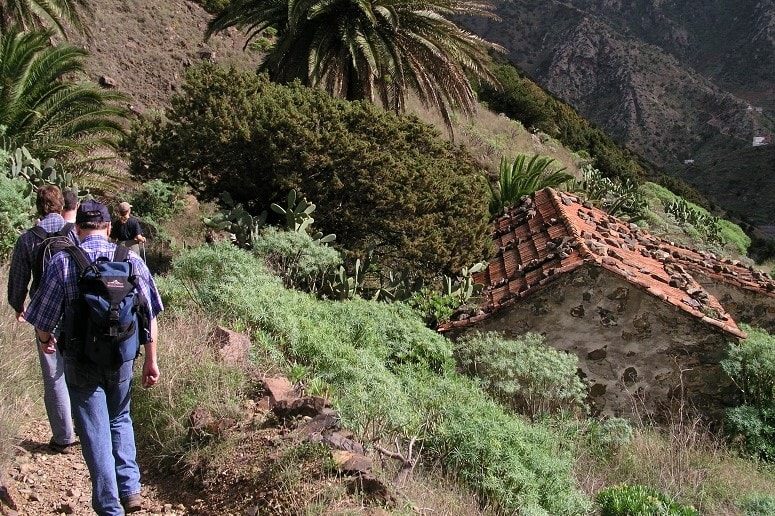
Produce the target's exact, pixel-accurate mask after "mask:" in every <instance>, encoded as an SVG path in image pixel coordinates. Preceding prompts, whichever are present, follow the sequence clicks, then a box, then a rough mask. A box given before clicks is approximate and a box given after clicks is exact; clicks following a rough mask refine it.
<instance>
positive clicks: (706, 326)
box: [439, 188, 745, 417]
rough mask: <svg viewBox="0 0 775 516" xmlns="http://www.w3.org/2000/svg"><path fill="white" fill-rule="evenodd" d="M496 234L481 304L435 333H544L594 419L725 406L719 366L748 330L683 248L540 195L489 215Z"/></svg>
mask: <svg viewBox="0 0 775 516" xmlns="http://www.w3.org/2000/svg"><path fill="white" fill-rule="evenodd" d="M493 239H494V241H495V245H496V249H497V251H496V253H495V256H494V257H493V258H492V259H491V260H490V262H489V266H488V267H487V268H486V269H485V270H484V271H483V272H482V273H480V274H479V275H478V276H477V277H476V280H477V281H478V282H480V283H483V284H484V285H485V291H484V293H483V296H484V304H483V305H482V306H481V307H480V309H478V310H476V311H474V312H471V313H463V314H459V315H458V316H457V317H453V321H451V322H450V323H447V324H445V325H443V326H442V327H440V328H439V330H440V331H442V332H446V333H448V334H450V335H452V336H456V335H460V334H462V333H465V332H470V331H499V332H502V333H504V334H506V335H507V336H519V335H522V334H524V333H526V332H529V331H530V332H538V333H541V334H543V335H545V337H546V342H547V344H549V345H551V346H553V347H555V348H557V349H561V350H565V351H568V352H572V353H575V354H576V355H577V356H578V357H579V365H580V370H581V371H580V374H581V375H582V376H584V377H586V379H587V381H588V382H589V384H590V397H591V403H592V406H593V408H594V409H595V410H596V411H597V412H598V413H605V414H612V415H628V414H632V413H633V411H637V413H638V414H640V415H644V414H649V415H654V416H656V417H659V416H660V415H664V414H665V413H666V411H667V410H668V409H669V408H670V407H671V405H673V404H674V403H676V402H677V400H681V399H682V400H685V401H688V402H690V403H691V404H692V405H693V406H694V407H696V408H698V409H700V410H702V411H704V412H706V413H707V414H709V415H711V416H716V415H718V414H719V411H720V409H721V408H723V406H724V405H725V404H726V403H728V402H730V401H731V400H732V398H733V396H734V394H733V393H734V389H733V388H732V386H731V385H730V383H729V380H728V379H727V377H726V375H725V374H723V372H722V371H721V368H720V366H719V361H720V360H721V359H722V358H723V356H724V353H725V349H726V348H727V346H728V344H729V343H730V342H738V341H739V339H741V338H744V337H745V334H744V333H743V332H742V331H741V330H740V329H739V328H738V326H737V324H736V323H735V321H734V319H733V318H732V316H730V314H729V313H727V312H726V310H725V309H724V307H723V306H722V305H721V303H720V302H719V301H718V300H717V299H716V298H715V297H714V296H713V295H712V294H710V293H708V292H707V291H706V290H705V289H704V288H703V286H702V285H701V284H700V283H698V281H697V280H696V279H695V277H694V276H693V274H692V273H691V272H690V269H691V268H690V266H689V264H690V262H692V260H693V259H694V258H695V257H694V256H693V255H691V254H690V253H688V250H686V249H683V248H678V247H675V246H670V244H669V243H667V242H663V241H661V240H659V239H657V238H656V237H653V236H652V235H649V234H648V233H647V232H645V231H643V230H641V229H639V228H638V227H637V226H635V225H632V224H628V223H626V222H623V221H621V220H619V219H617V218H615V217H613V216H610V215H608V214H606V213H605V212H603V211H601V210H599V209H596V208H594V207H592V206H591V205H589V204H584V203H582V201H581V200H580V199H578V198H577V197H575V196H572V195H569V194H565V193H560V192H556V191H554V190H552V189H549V188H547V189H544V190H542V191H540V192H537V193H535V194H534V195H533V196H532V197H530V198H528V199H527V200H526V201H525V202H524V203H523V204H521V205H520V206H518V207H516V208H514V209H512V210H511V211H510V212H509V213H508V214H506V215H505V216H503V217H501V218H500V219H498V220H496V221H495V223H494V227H493ZM679 251H680V252H679ZM676 253H679V254H681V257H682V258H681V259H677V258H675V257H674V254H676ZM690 258H691V259H690ZM710 268H711V269H713V268H714V266H713V264H711V265H710ZM682 393H683V394H682Z"/></svg>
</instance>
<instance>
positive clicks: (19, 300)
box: [8, 185, 78, 453]
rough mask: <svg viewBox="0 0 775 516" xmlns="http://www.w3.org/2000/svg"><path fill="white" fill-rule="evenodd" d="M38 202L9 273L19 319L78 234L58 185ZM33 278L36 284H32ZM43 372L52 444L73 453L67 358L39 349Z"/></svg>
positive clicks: (43, 190)
mask: <svg viewBox="0 0 775 516" xmlns="http://www.w3.org/2000/svg"><path fill="white" fill-rule="evenodd" d="M35 204H36V206H37V209H38V215H39V216H40V221H39V222H38V224H37V225H36V226H35V227H32V228H30V229H29V230H28V231H26V232H24V233H23V234H22V235H21V236H20V237H19V239H18V240H17V241H16V245H15V246H14V250H13V255H12V257H11V270H10V273H9V277H8V303H9V304H10V305H11V306H12V307H13V309H14V311H15V312H16V319H17V320H18V321H20V322H21V321H24V304H25V302H26V301H27V292H28V288H29V294H30V297H32V296H33V295H34V294H35V292H36V291H37V290H38V287H39V283H40V280H41V277H42V275H43V272H44V269H45V267H46V265H47V263H48V261H49V260H50V259H51V256H53V255H54V254H56V253H57V252H59V251H60V250H61V249H63V248H65V247H68V246H72V245H75V244H76V243H77V242H78V238H77V237H76V235H75V232H74V225H73V224H67V223H66V222H65V220H64V219H63V218H62V215H61V213H62V209H63V204H64V199H63V197H62V192H61V191H60V190H59V188H58V187H56V186H53V185H49V186H43V187H41V188H39V189H38V192H37V196H36V199H35ZM30 278H32V285H30ZM38 355H39V359H40V367H41V372H42V375H43V402H44V404H45V406H46V415H47V416H48V422H49V425H50V426H51V434H52V436H51V441H50V442H49V448H50V449H51V450H52V451H54V452H59V453H70V452H71V451H72V450H73V448H72V447H73V445H75V444H77V439H76V436H75V432H74V431H73V419H72V416H71V414H70V397H69V395H68V393H67V386H66V384H65V378H64V362H63V360H62V357H61V356H59V355H56V354H54V355H49V354H46V353H43V352H42V351H41V350H40V349H39V350H38Z"/></svg>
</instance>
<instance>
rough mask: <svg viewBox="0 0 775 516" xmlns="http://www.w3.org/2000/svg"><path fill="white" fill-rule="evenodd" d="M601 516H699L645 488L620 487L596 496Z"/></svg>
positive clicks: (688, 508) (634, 486) (601, 492)
mask: <svg viewBox="0 0 775 516" xmlns="http://www.w3.org/2000/svg"><path fill="white" fill-rule="evenodd" d="M597 503H598V504H599V505H600V513H601V515H602V516H699V514H700V513H699V512H697V511H696V510H695V509H694V508H693V507H687V506H685V505H681V504H679V503H677V502H675V501H674V500H672V499H670V498H669V497H668V496H667V495H665V494H663V493H660V492H659V491H657V490H655V489H652V488H650V487H646V486H640V485H632V486H630V485H620V486H613V487H608V488H606V489H603V490H602V491H600V492H599V493H598V494H597Z"/></svg>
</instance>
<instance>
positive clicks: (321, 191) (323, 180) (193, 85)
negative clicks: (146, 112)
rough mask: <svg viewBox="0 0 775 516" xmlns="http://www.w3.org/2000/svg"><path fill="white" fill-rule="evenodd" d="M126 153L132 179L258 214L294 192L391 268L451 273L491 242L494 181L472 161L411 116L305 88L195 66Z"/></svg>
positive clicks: (323, 221)
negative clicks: (224, 197) (227, 200)
mask: <svg viewBox="0 0 775 516" xmlns="http://www.w3.org/2000/svg"><path fill="white" fill-rule="evenodd" d="M130 148H131V149H132V172H133V174H134V175H135V176H136V177H140V178H143V179H148V178H151V177H152V176H153V177H159V176H160V177H162V178H163V179H165V180H167V181H178V180H179V181H185V182H187V183H188V184H190V185H191V186H192V187H193V188H194V189H195V190H196V191H197V192H199V193H200V194H202V195H203V196H204V197H205V198H210V199H214V198H216V197H217V196H218V195H219V194H220V193H221V192H223V191H226V192H229V193H230V194H231V196H232V197H233V199H234V201H235V202H238V203H242V204H243V205H244V206H245V207H246V208H247V209H248V210H249V211H252V212H253V213H258V212H260V211H261V210H262V209H268V207H269V204H270V203H272V202H277V203H278V204H280V205H282V204H284V198H285V195H286V193H287V192H288V191H289V190H291V189H295V190H296V191H298V193H299V195H300V196H303V197H306V198H307V199H311V200H313V201H314V202H315V203H316V204H317V205H318V212H317V216H316V217H315V218H316V227H317V228H318V229H319V230H320V231H323V232H324V233H335V234H336V235H337V243H338V244H339V245H341V246H342V247H343V248H344V249H346V250H348V251H351V252H352V253H354V254H356V255H358V256H360V257H365V256H366V255H367V254H368V253H369V251H372V252H373V257H374V260H375V261H376V262H377V263H380V264H382V265H387V266H389V267H391V268H393V269H394V270H399V271H404V270H417V271H419V272H422V273H424V274H425V275H432V274H437V273H439V272H445V271H446V272H454V271H457V270H459V269H460V268H462V267H463V266H464V265H467V264H471V263H475V262H478V261H479V260H481V259H482V257H483V256H485V255H486V254H487V252H488V250H489V248H490V246H491V242H490V238H489V228H488V224H487V220H488V213H487V200H486V199H487V185H486V182H485V181H484V179H483V178H482V177H481V174H480V173H479V171H478V170H477V168H476V166H475V164H474V160H473V159H472V158H471V157H470V156H469V155H467V154H466V153H465V152H464V151H462V150H460V149H458V148H455V147H454V146H453V145H451V144H450V143H448V142H445V141H443V140H442V139H441V138H440V137H439V135H438V133H437V131H436V130H435V129H433V128H431V126H429V125H427V124H424V123H423V122H421V121H420V120H418V119H417V118H416V117H414V116H397V115H395V114H392V113H388V112H385V111H383V110H381V109H379V108H377V107H375V106H373V105H371V104H368V103H360V102H355V103H351V102H346V101H342V100H337V99H333V98H331V97H330V96H328V95H327V94H325V93H323V92H320V91H317V90H312V89H308V88H304V87H302V86H300V85H299V84H292V85H290V86H283V85H277V84H273V83H271V82H269V81H268V80H267V78H266V77H265V76H257V75H255V74H254V73H249V72H241V71H237V70H234V69H231V70H226V69H222V68H218V67H215V66H214V65H206V66H202V67H197V68H195V69H193V70H192V71H190V73H189V75H188V79H187V81H186V84H185V85H184V87H183V94H181V95H178V96H176V97H175V98H174V99H173V101H172V109H171V110H170V111H169V113H168V120H166V121H164V120H161V119H154V120H147V121H145V122H144V123H142V124H141V125H140V126H139V127H137V128H136V130H135V133H134V137H133V138H132V140H131V142H130ZM271 216H273V214H271V213H270V217H271Z"/></svg>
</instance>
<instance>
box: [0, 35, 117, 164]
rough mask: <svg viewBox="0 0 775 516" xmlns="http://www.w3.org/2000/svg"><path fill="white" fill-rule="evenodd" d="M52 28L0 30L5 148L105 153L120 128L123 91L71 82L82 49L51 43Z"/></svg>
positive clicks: (59, 154)
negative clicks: (106, 89) (47, 29)
mask: <svg viewBox="0 0 775 516" xmlns="http://www.w3.org/2000/svg"><path fill="white" fill-rule="evenodd" d="M51 35H52V33H51V31H32V32H21V31H20V30H19V29H18V28H12V29H9V30H7V31H3V32H2V33H1V34H0V129H1V130H0V135H2V137H3V146H4V147H5V148H6V149H16V148H20V147H26V148H27V149H28V150H29V151H30V153H31V154H32V155H34V156H36V157H38V158H40V159H41V160H43V161H45V160H47V159H49V158H56V159H57V161H60V162H61V161H65V162H68V161H70V162H72V160H73V159H76V160H77V161H80V162H83V161H87V160H92V159H94V158H95V157H106V156H107V155H109V153H110V151H111V150H112V149H113V148H114V147H115V146H116V145H117V143H118V140H119V138H120V137H121V136H122V135H123V134H124V130H123V126H124V124H123V122H124V119H125V117H126V114H127V113H126V110H125V109H124V108H122V107H120V106H119V104H118V103H119V102H120V101H122V100H123V97H122V96H121V95H119V94H117V93H113V92H106V91H103V90H101V89H99V88H98V87H97V86H96V85H94V84H91V83H87V82H80V83H74V82H71V80H72V79H71V78H72V77H75V76H78V75H79V74H81V73H82V72H83V65H84V58H85V56H86V52H85V51H84V50H81V49H79V48H76V47H74V46H72V45H69V44H59V45H55V46H51V45H50V44H49V39H50V37H51ZM106 151H108V154H106Z"/></svg>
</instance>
